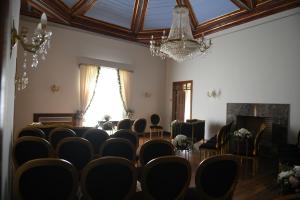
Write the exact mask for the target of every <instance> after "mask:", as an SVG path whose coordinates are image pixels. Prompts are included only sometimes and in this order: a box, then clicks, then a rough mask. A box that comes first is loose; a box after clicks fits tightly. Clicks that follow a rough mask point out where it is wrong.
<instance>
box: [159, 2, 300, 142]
mask: <svg viewBox="0 0 300 200" xmlns="http://www.w3.org/2000/svg"><path fill="white" fill-rule="evenodd" d="M299 22H300V8H296V9H293V10H290V11H286V12H283V13H279V14H276V15H273V16H270V17H266V18H263V19H260V20H257V21H255V22H250V23H247V24H244V25H240V26H238V27H235V28H231V29H229V30H225V31H222V32H219V33H216V34H213V35H209V37H212V42H213V47H212V48H211V49H210V52H209V53H208V54H207V55H205V56H204V57H196V58H194V59H192V60H189V61H186V62H183V63H175V62H173V61H171V60H168V61H167V64H166V65H167V72H166V75H167V76H166V91H167V94H166V98H165V103H166V105H167V106H166V112H165V122H166V125H167V124H168V123H169V122H170V121H171V119H172V116H171V110H172V106H171V104H172V89H171V88H172V82H173V81H183V80H193V83H194V85H193V104H192V116H193V118H200V119H204V120H206V137H207V138H209V137H210V136H211V135H213V134H215V133H216V129H215V127H216V126H219V125H221V124H225V122H226V103H287V104H290V133H289V142H291V143H295V141H296V135H297V132H298V130H299V129H300V121H299V120H300V90H299V86H300V78H299V76H300V39H299V35H300V23H299ZM213 88H215V89H220V90H221V96H220V97H219V98H217V99H213V98H208V96H207V94H206V93H207V91H208V90H211V89H213ZM166 125H165V126H166Z"/></svg>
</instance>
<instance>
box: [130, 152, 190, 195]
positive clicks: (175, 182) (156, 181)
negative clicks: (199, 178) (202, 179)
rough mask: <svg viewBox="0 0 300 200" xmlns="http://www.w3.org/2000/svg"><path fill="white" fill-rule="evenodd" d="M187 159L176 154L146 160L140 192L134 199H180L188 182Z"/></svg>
mask: <svg viewBox="0 0 300 200" xmlns="http://www.w3.org/2000/svg"><path fill="white" fill-rule="evenodd" d="M190 179H191V166H190V163H189V161H187V160H186V159H184V158H181V157H177V156H163V157H159V158H155V159H153V160H151V161H150V162H148V163H147V164H146V165H145V167H144V170H143V174H142V182H141V184H142V185H141V186H142V192H138V193H136V199H161V200H177V199H182V198H183V197H184V195H185V192H186V190H187V189H188V186H189V184H190Z"/></svg>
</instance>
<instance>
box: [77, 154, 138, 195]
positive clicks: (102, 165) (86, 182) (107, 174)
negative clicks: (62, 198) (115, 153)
mask: <svg viewBox="0 0 300 200" xmlns="http://www.w3.org/2000/svg"><path fill="white" fill-rule="evenodd" d="M136 183H137V175H136V171H135V168H134V166H133V164H132V163H131V162H130V161H129V160H127V159H124V158H120V157H110V156H108V157H102V158H98V159H95V160H93V161H91V162H90V163H89V164H88V165H87V166H86V167H85V168H84V170H83V172H82V177H81V188H82V192H83V196H84V199H90V200H98V199H116V200H117V199H124V200H130V199H132V196H133V195H134V193H135V190H136Z"/></svg>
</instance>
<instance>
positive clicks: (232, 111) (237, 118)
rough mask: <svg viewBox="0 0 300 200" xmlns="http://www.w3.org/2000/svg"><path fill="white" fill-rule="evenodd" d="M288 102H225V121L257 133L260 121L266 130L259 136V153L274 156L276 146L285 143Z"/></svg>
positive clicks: (287, 123)
mask: <svg viewBox="0 0 300 200" xmlns="http://www.w3.org/2000/svg"><path fill="white" fill-rule="evenodd" d="M289 110H290V106H289V104H254V103H227V115H226V122H227V123H229V122H231V121H233V122H234V126H233V127H234V128H235V129H236V130H237V129H240V128H246V129H248V130H249V131H251V132H252V133H257V131H258V130H259V127H260V125H261V124H262V123H264V124H265V125H266V130H265V132H264V134H263V135H262V138H261V153H262V154H263V155H272V156H276V154H277V150H278V146H280V145H284V144H286V143H287V133H288V125H289V114H290V113H289Z"/></svg>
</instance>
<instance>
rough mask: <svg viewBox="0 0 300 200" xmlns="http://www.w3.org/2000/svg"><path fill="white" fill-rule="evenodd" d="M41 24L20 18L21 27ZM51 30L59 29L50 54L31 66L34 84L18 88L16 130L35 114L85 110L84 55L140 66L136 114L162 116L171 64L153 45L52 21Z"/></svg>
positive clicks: (135, 85) (134, 97)
mask: <svg viewBox="0 0 300 200" xmlns="http://www.w3.org/2000/svg"><path fill="white" fill-rule="evenodd" d="M35 25H36V22H34V23H33V22H32V21H30V20H29V19H28V18H24V19H22V20H21V22H20V27H21V26H26V27H29V28H30V29H33V28H34V26H35ZM48 29H49V30H51V31H52V32H53V38H52V41H51V49H50V50H49V52H48V56H47V58H46V60H45V61H41V63H40V64H39V66H38V69H37V70H36V71H32V70H30V73H29V81H30V83H29V86H28V88H26V89H25V90H24V91H21V92H17V93H16V101H15V132H18V131H19V130H20V129H21V128H22V127H24V126H26V125H27V124H29V123H31V122H32V120H33V113H64V112H67V113H68V112H75V111H76V110H78V109H79V68H78V64H79V63H78V57H89V58H93V59H100V60H108V61H114V62H118V63H125V64H128V65H126V66H127V68H128V69H131V70H133V71H134V74H133V90H132V102H131V104H132V109H133V110H134V111H135V116H134V117H135V118H138V117H145V118H147V119H149V116H150V115H151V114H152V113H154V112H156V113H159V114H161V115H162V113H163V112H164V107H163V99H164V90H162V88H164V85H165V80H164V78H165V63H164V62H163V61H161V60H160V59H159V58H157V57H152V56H151V55H150V52H149V50H148V47H145V46H142V45H140V44H137V43H133V42H128V41H124V40H118V39H115V38H109V37H107V36H102V35H100V34H94V33H90V32H85V31H82V30H78V29H74V28H70V27H65V26H60V25H54V24H52V25H50V26H49V27H48ZM22 53H23V50H21V51H19V52H18V60H17V62H18V66H17V67H18V70H20V69H21V67H22V65H21V64H22V62H23V58H22ZM52 84H56V85H59V86H60V88H61V89H60V92H58V93H52V92H51V91H50V86H51V85H52ZM145 92H150V93H151V94H152V95H151V97H150V98H146V97H145V95H144V93H145ZM101 117H102V116H99V118H101Z"/></svg>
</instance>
